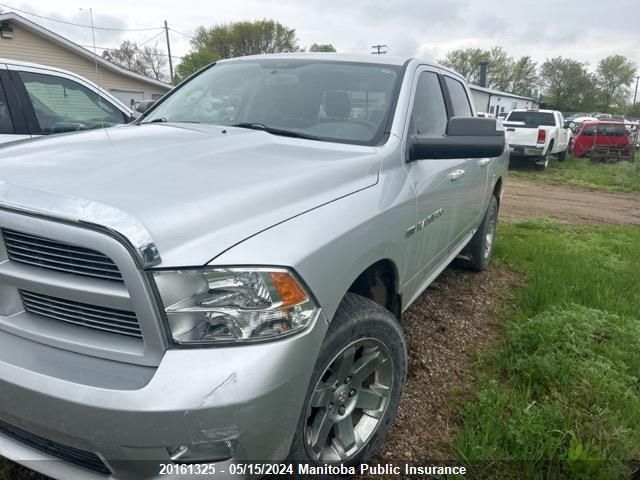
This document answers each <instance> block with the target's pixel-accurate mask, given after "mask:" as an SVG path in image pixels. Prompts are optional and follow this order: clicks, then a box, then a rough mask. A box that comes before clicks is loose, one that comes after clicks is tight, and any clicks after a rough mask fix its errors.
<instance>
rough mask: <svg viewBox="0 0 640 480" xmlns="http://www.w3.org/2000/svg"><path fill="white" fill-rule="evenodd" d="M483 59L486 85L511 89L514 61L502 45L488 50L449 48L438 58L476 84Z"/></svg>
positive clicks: (499, 88) (500, 88)
mask: <svg viewBox="0 0 640 480" xmlns="http://www.w3.org/2000/svg"><path fill="white" fill-rule="evenodd" d="M483 61H484V62H487V87H489V88H495V89H498V90H507V91H511V90H512V87H513V84H514V81H513V78H512V77H513V71H514V66H515V64H516V62H515V61H514V60H513V58H511V57H510V56H509V55H508V54H507V52H505V50H504V49H503V48H502V47H492V48H490V49H489V50H483V49H480V48H465V49H457V50H451V51H450V52H448V53H447V55H446V56H445V58H443V59H442V60H440V63H442V64H443V65H444V66H446V67H449V68H451V69H453V70H455V71H456V72H458V73H459V74H460V75H462V76H463V77H465V78H466V80H467V81H468V82H469V83H473V84H476V85H477V84H479V83H480V62H483ZM534 70H535V68H534Z"/></svg>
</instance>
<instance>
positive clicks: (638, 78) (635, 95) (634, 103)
mask: <svg viewBox="0 0 640 480" xmlns="http://www.w3.org/2000/svg"><path fill="white" fill-rule="evenodd" d="M638 80H640V76H637V77H636V91H635V92H634V94H633V106H632V107H631V109H632V110H633V109H634V108H635V106H636V97H637V96H638Z"/></svg>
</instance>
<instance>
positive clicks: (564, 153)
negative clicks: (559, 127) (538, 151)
mask: <svg viewBox="0 0 640 480" xmlns="http://www.w3.org/2000/svg"><path fill="white" fill-rule="evenodd" d="M568 150H569V147H568V146H567V148H565V149H564V150H563V151H561V152H560V153H559V154H558V160H559V161H560V162H564V161H565V160H566V159H567V151H568Z"/></svg>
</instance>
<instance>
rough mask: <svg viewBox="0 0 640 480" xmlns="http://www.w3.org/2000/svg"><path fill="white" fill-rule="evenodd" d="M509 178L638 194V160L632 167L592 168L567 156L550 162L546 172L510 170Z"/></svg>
mask: <svg viewBox="0 0 640 480" xmlns="http://www.w3.org/2000/svg"><path fill="white" fill-rule="evenodd" d="M637 156H640V155H638V154H637ZM518 163H523V162H518ZM512 166H513V165H512ZM509 175H510V176H512V177H515V178H522V179H525V180H533V181H537V182H544V183H549V184H552V185H571V186H575V187H582V188H592V189H596V190H605V191H610V192H626V193H632V192H633V193H637V192H640V159H637V160H636V161H635V162H634V163H618V164H611V165H608V164H593V163H591V161H590V160H589V159H588V158H575V157H573V156H571V155H570V156H569V157H567V160H565V161H564V162H560V161H558V160H556V159H555V158H552V159H551V160H550V161H549V167H548V168H547V169H546V170H541V171H537V170H530V169H527V170H523V169H513V168H512V170H511V171H510V172H509Z"/></svg>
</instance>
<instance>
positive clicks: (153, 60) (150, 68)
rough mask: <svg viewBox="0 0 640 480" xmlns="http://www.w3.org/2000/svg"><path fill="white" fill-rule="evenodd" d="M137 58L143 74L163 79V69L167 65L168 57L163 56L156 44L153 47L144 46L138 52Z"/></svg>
mask: <svg viewBox="0 0 640 480" xmlns="http://www.w3.org/2000/svg"><path fill="white" fill-rule="evenodd" d="M139 58H140V62H141V63H142V65H143V67H144V69H145V75H147V76H148V77H153V78H155V79H157V80H163V79H164V69H165V67H166V66H167V62H168V57H165V56H164V53H163V52H162V51H161V50H160V49H158V45H157V44H156V45H154V46H153V47H150V46H148V45H147V46H145V47H144V48H143V49H142V50H141V51H140V52H139Z"/></svg>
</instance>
